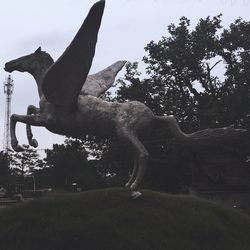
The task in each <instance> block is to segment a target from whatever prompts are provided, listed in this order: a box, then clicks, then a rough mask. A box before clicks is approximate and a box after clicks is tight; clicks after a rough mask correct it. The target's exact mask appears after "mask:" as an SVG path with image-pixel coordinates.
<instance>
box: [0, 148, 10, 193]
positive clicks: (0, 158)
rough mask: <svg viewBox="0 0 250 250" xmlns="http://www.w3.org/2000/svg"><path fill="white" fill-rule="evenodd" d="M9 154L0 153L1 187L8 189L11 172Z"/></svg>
mask: <svg viewBox="0 0 250 250" xmlns="http://www.w3.org/2000/svg"><path fill="white" fill-rule="evenodd" d="M9 162H10V160H9V158H8V154H7V153H4V152H3V151H1V152H0V187H5V188H6V187H7V186H8V183H9V182H10V177H11V171H10V169H9Z"/></svg>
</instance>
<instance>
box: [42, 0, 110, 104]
mask: <svg viewBox="0 0 250 250" xmlns="http://www.w3.org/2000/svg"><path fill="white" fill-rule="evenodd" d="M104 7H105V0H101V1H99V2H97V3H96V4H94V5H93V7H92V8H91V9H90V11H89V14H88V16H87V18H86V19H85V21H84V23H83V24H82V26H81V28H80V30H79V31H78V33H77V34H76V36H75V38H74V39H73V41H72V42H71V44H70V45H69V46H68V48H67V49H66V50H65V52H64V53H63V54H62V56H61V57H60V58H59V59H58V60H57V61H56V62H55V63H54V64H53V65H52V66H51V67H50V68H49V70H48V72H47V73H46V75H45V77H44V79H43V82H42V90H43V93H44V95H45V97H46V99H47V100H48V101H49V102H51V103H53V104H55V105H58V106H72V105H74V104H75V103H76V101H77V98H78V95H79V93H80V91H81V89H82V86H83V84H84V82H85V81H86V78H87V76H88V73H89V70H90V67H91V64H92V60H93V57H94V54H95V46H96V42H97V35H98V31H99V28H100V25H101V20H102V15H103V11H104Z"/></svg>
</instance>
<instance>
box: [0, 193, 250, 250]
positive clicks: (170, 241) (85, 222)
mask: <svg viewBox="0 0 250 250" xmlns="http://www.w3.org/2000/svg"><path fill="white" fill-rule="evenodd" d="M143 194H144V195H143V197H141V198H140V199H138V200H131V199H130V198H129V194H128V192H127V190H124V189H105V190H96V191H90V192H85V193H80V194H57V195H52V196H49V197H45V198H42V199H39V200H35V201H31V202H27V203H23V204H20V205H17V206H13V207H10V208H7V209H2V210H0V249H3V250H10V249H11V250H40V249H43V250H64V249H65V250H66V249H67V250H76V249H79V250H80V249H81V250H83V249H85V250H120V249H124V250H125V249H126V250H133V249H136V250H144V249H145V250H146V249H150V250H161V249H164V250H168V249H169V250H176V249H178V250H196V249H197V250H198V249H199V250H201V249H203V250H216V249H218V250H224V249H225V250H231V249H232V250H245V249H246V250H247V249H248V250H249V249H250V218H249V217H247V216H243V215H241V214H240V213H238V212H237V211H235V210H233V209H230V208H226V207H224V206H222V205H218V204H215V203H211V202H208V201H204V200H200V199H196V198H192V197H187V196H174V195H168V194H163V193H158V192H152V191H145V190H144V191H143Z"/></svg>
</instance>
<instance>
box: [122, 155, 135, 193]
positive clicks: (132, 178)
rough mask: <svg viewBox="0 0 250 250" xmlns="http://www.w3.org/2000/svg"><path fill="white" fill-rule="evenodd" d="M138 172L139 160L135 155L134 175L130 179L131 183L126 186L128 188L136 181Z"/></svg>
mask: <svg viewBox="0 0 250 250" xmlns="http://www.w3.org/2000/svg"><path fill="white" fill-rule="evenodd" d="M137 171H138V159H137V155H135V156H134V168H133V171H132V174H131V176H130V178H129V181H128V182H127V183H126V185H125V186H126V187H127V188H130V186H131V185H132V183H133V182H134V181H135V178H136V174H137Z"/></svg>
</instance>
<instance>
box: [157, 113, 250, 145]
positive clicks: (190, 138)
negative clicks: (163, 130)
mask: <svg viewBox="0 0 250 250" xmlns="http://www.w3.org/2000/svg"><path fill="white" fill-rule="evenodd" d="M155 119H156V120H157V121H158V122H160V123H164V124H165V125H166V126H167V128H168V129H169V130H170V132H171V133H172V135H173V136H174V137H175V138H176V139H177V140H178V141H180V142H190V143H196V142H197V143H201V144H210V143H215V142H219V141H225V140H232V139H236V138H238V137H239V136H241V135H243V134H245V133H246V132H247V130H246V129H235V128H234V127H233V126H232V125H231V126H228V127H223V128H213V129H203V130H199V131H197V132H194V133H192V134H185V133H184V132H183V131H182V130H181V128H180V126H179V125H178V123H177V121H176V119H175V117H174V116H155Z"/></svg>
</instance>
